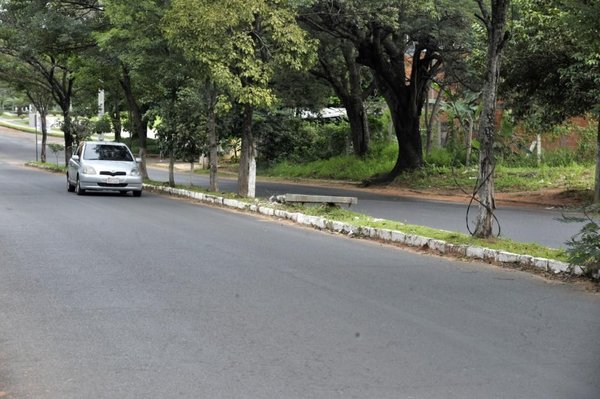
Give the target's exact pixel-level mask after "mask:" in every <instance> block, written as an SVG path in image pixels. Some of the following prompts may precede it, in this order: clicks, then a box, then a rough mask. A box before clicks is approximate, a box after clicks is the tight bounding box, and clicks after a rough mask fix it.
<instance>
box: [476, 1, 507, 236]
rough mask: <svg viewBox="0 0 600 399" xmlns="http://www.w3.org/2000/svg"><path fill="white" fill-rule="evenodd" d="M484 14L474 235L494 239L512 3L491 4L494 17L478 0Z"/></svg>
mask: <svg viewBox="0 0 600 399" xmlns="http://www.w3.org/2000/svg"><path fill="white" fill-rule="evenodd" d="M477 1H478V4H479V7H480V10H481V12H482V15H483V17H482V20H483V22H484V23H485V24H486V28H487V38H488V43H487V62H486V64H487V65H486V67H487V68H486V78H485V83H484V86H483V97H482V98H483V104H482V107H483V109H482V113H481V118H480V121H479V140H480V147H479V186H478V190H477V195H478V197H479V213H478V215H477V225H476V226H475V231H474V232H473V235H474V236H476V237H480V238H487V237H491V236H492V233H493V231H492V227H493V226H492V218H493V209H494V208H495V200H494V177H493V173H494V167H495V163H496V160H495V157H494V141H495V137H496V94H497V90H498V77H499V75H500V54H501V52H502V47H503V45H504V42H505V33H504V26H505V23H506V15H507V10H508V4H509V0H495V1H493V2H492V9H491V16H490V15H489V13H488V12H487V10H486V8H485V6H484V5H483V0H477Z"/></svg>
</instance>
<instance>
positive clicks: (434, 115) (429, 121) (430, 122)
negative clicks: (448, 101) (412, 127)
mask: <svg viewBox="0 0 600 399" xmlns="http://www.w3.org/2000/svg"><path fill="white" fill-rule="evenodd" d="M441 102H442V86H440V88H439V91H438V93H437V96H436V98H435V103H434V104H433V108H432V109H431V116H430V117H427V110H428V109H429V95H428V96H427V99H426V100H425V111H426V113H425V124H426V125H427V142H426V144H425V153H426V154H427V155H429V153H430V152H431V148H432V147H433V127H434V124H435V126H436V127H437V126H438V122H439V115H438V110H439V108H440V103H441Z"/></svg>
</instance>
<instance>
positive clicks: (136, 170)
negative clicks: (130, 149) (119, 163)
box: [129, 168, 140, 176]
mask: <svg viewBox="0 0 600 399" xmlns="http://www.w3.org/2000/svg"><path fill="white" fill-rule="evenodd" d="M129 174H130V175H131V176H139V175H140V170H139V169H138V168H133V169H131V173H129Z"/></svg>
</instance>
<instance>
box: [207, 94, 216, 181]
mask: <svg viewBox="0 0 600 399" xmlns="http://www.w3.org/2000/svg"><path fill="white" fill-rule="evenodd" d="M209 85H210V83H209ZM208 91H209V92H210V94H209V95H208V98H207V100H208V101H207V102H208V110H207V118H208V121H207V126H206V128H207V133H208V162H209V165H210V166H209V167H210V187H209V190H210V191H212V192H217V191H219V180H218V177H217V173H218V170H219V152H218V149H219V142H218V140H217V113H216V104H217V96H216V91H215V88H214V87H209V88H208Z"/></svg>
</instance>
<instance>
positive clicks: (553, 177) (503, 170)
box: [259, 156, 594, 192]
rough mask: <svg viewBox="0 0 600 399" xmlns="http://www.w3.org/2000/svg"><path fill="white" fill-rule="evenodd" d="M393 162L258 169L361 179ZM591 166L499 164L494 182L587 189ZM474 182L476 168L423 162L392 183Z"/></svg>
mask: <svg viewBox="0 0 600 399" xmlns="http://www.w3.org/2000/svg"><path fill="white" fill-rule="evenodd" d="M393 166H394V161H392V160H390V159H388V158H384V159H383V160H382V159H376V158H373V157H367V158H364V159H360V158H356V157H354V156H340V157H334V158H330V159H327V160H320V161H314V162H307V163H302V164H296V163H291V162H287V161H284V162H281V163H278V164H276V165H274V166H272V167H269V168H266V169H261V170H259V173H260V174H261V175H264V176H267V177H279V178H292V179H299V178H306V179H329V180H345V181H353V182H361V181H364V180H365V179H367V178H369V177H371V176H373V175H376V174H380V173H386V172H388V171H390V170H391V169H392V168H393ZM593 180H594V167H593V165H587V164H577V163H572V164H571V165H569V166H547V165H541V166H539V167H512V166H507V165H498V166H497V167H496V170H495V174H494V184H495V188H496V190H497V191H498V192H519V191H538V190H541V189H564V190H581V191H582V190H589V189H590V188H591V187H593ZM476 182H477V167H469V168H467V167H464V166H460V167H457V168H452V167H449V166H437V165H433V164H428V165H425V166H424V167H423V168H422V169H419V170H416V171H412V172H405V173H402V174H401V175H400V176H398V177H397V178H396V180H395V181H394V182H393V183H392V185H393V186H399V187H405V188H411V189H431V188H435V189H449V190H450V189H458V188H463V189H464V190H465V191H467V192H471V191H472V190H473V188H474V187H475V184H476Z"/></svg>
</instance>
